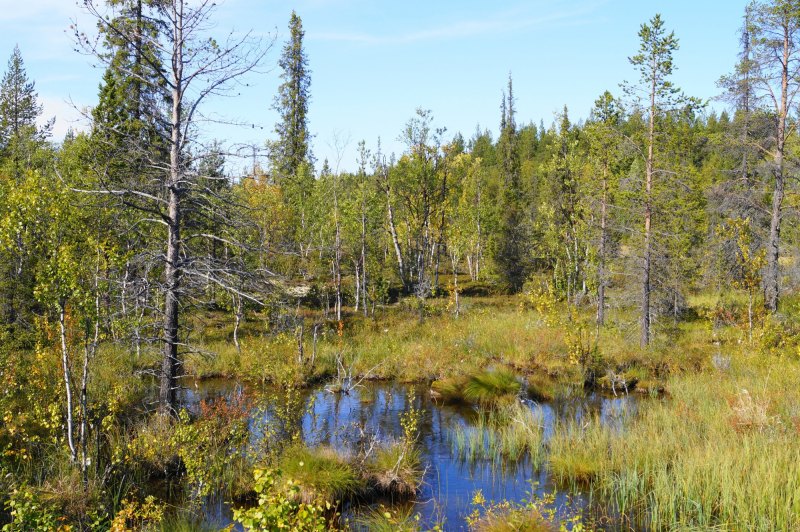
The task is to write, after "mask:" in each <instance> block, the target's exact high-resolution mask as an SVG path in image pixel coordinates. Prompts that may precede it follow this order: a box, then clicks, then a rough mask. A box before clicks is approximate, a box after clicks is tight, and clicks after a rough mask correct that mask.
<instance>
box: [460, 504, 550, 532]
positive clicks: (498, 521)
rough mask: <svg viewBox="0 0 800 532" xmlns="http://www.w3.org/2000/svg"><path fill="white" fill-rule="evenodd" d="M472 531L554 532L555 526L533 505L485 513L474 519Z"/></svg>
mask: <svg viewBox="0 0 800 532" xmlns="http://www.w3.org/2000/svg"><path fill="white" fill-rule="evenodd" d="M470 530H471V531H473V532H519V531H522V530H524V531H526V532H554V531H555V530H557V528H556V527H555V526H554V525H553V524H552V523H550V522H548V521H547V519H545V518H544V516H542V514H541V512H540V511H539V510H538V509H537V508H535V507H527V508H508V509H502V510H496V511H493V512H490V513H487V514H486V515H485V516H483V517H481V518H480V519H478V520H477V521H475V522H474V523H473V524H472V525H471V526H470Z"/></svg>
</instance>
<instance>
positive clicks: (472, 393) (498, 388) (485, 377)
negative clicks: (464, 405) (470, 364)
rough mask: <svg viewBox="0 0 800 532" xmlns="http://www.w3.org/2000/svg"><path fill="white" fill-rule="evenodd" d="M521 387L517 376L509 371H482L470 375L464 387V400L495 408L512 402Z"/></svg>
mask: <svg viewBox="0 0 800 532" xmlns="http://www.w3.org/2000/svg"><path fill="white" fill-rule="evenodd" d="M521 387H522V385H521V384H520V383H519V381H518V380H517V376H516V375H514V374H513V373H512V372H510V371H507V370H502V369H496V370H492V371H483V372H480V373H474V374H472V375H470V377H469V379H468V380H467V383H466V385H465V386H464V398H465V399H466V400H467V401H470V402H474V403H478V404H480V405H486V406H496V405H500V404H503V403H508V402H510V401H513V400H514V399H515V398H516V397H517V396H518V395H519V391H520V389H521Z"/></svg>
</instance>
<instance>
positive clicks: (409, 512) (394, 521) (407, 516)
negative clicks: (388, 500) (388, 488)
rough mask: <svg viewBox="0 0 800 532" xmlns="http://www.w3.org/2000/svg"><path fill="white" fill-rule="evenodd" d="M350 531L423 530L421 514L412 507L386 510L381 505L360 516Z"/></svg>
mask: <svg viewBox="0 0 800 532" xmlns="http://www.w3.org/2000/svg"><path fill="white" fill-rule="evenodd" d="M348 530H358V531H364V532H417V531H418V530H422V527H421V526H420V524H419V514H415V513H414V512H413V507H412V506H403V507H400V508H396V507H393V508H386V507H385V506H383V505H381V506H379V507H378V508H373V509H371V510H369V511H368V512H366V513H365V514H364V515H360V516H359V517H358V518H357V519H356V520H355V522H354V523H352V524H351V525H350V526H349V528H348Z"/></svg>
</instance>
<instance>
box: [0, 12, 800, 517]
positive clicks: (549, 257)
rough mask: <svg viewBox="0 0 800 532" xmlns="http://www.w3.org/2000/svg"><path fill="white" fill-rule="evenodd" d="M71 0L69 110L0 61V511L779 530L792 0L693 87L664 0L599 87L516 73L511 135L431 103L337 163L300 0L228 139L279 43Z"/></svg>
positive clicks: (784, 462)
mask: <svg viewBox="0 0 800 532" xmlns="http://www.w3.org/2000/svg"><path fill="white" fill-rule="evenodd" d="M76 9H82V10H83V12H84V14H85V15H87V16H88V17H90V18H91V20H92V26H91V27H83V26H79V25H77V24H75V25H73V26H72V27H70V28H69V30H68V31H69V32H70V33H71V34H72V35H73V38H74V42H75V47H76V48H77V50H78V51H79V52H80V53H84V54H86V55H87V56H88V58H89V59H87V60H91V61H95V62H96V63H97V64H98V65H100V66H101V67H102V72H103V75H102V82H101V83H100V86H99V88H98V93H97V98H96V101H95V102H94V104H93V105H92V107H91V108H89V109H87V110H86V111H85V112H86V119H87V121H88V123H89V127H87V128H86V129H85V130H82V131H70V132H69V133H68V134H67V135H66V136H65V137H64V138H63V139H61V138H54V135H53V134H52V126H53V122H52V121H49V122H48V121H47V120H46V118H47V117H44V116H43V105H42V102H41V101H40V99H39V96H38V94H37V91H36V86H35V80H33V79H31V78H30V77H29V76H28V74H27V72H26V67H25V63H24V61H23V54H22V52H21V50H20V49H19V48H15V49H13V50H6V53H9V55H10V58H9V60H8V64H7V67H6V69H5V73H4V75H3V77H2V83H1V84H0V211H2V213H3V215H2V218H1V219H0V379H1V380H2V386H1V387H0V525H2V530H4V531H5V530H8V531H28V530H59V531H67V530H76V531H77V530H112V531H123V530H151V531H154V530H155V531H157V530H178V531H180V530H187V531H188V530H200V531H205V530H269V531H273V530H308V531H311V530H408V531H412V530H413V531H415V530H471V531H482V532H489V531H506V530H536V531H538V530H542V531H549V530H565V531H566V530H571V531H582V530H676V529H681V530H683V529H696V530H706V529H714V530H764V531H767V530H795V529H800V438H798V431H800V388H798V386H797V383H798V382H800V249H799V248H798V245H797V242H798V233H797V231H798V229H797V227H798V226H797V223H796V222H797V215H798V213H797V202H798V195H797V192H798V181H797V176H798V175H800V174H798V162H800V139H798V135H797V125H798V122H797V120H798V109H799V107H798V105H800V100H798V98H797V94H798V90H800V2H798V1H796V0H754V1H753V2H752V3H750V4H749V5H748V7H747V8H746V10H745V12H743V13H742V27H741V29H740V35H741V39H740V48H739V49H738V50H731V51H730V58H731V60H730V64H729V65H727V73H725V72H724V71H723V72H720V75H721V77H720V79H719V82H718V92H719V96H718V98H716V99H715V100H714V101H712V102H709V101H703V100H701V99H698V98H696V97H693V96H691V95H689V94H686V93H684V92H683V91H682V90H681V88H680V87H678V86H676V85H675V84H674V82H673V71H674V70H675V69H676V68H678V67H679V66H680V65H676V64H674V53H675V51H676V50H678V47H679V35H680V28H675V31H676V32H673V29H672V28H671V27H670V25H669V22H668V21H666V20H664V19H663V18H662V17H661V16H660V15H658V14H656V15H654V16H653V17H652V18H651V19H649V20H647V21H643V22H642V24H641V26H640V29H639V33H638V42H639V47H638V49H632V50H630V56H629V57H628V58H627V59H628V62H629V67H630V76H629V81H623V80H620V84H619V85H618V86H614V87H597V98H596V101H595V103H594V106H593V107H592V108H591V109H579V110H572V109H567V107H566V106H564V107H563V109H561V110H560V111H559V112H558V115H557V119H556V120H554V121H553V122H552V123H550V124H545V123H544V121H543V120H542V121H540V122H539V123H538V124H537V123H535V122H534V121H533V120H531V119H530V117H520V116H519V115H518V112H517V104H518V102H519V101H520V100H522V99H525V98H532V97H535V96H534V95H529V94H518V93H515V91H514V83H513V75H512V74H509V76H508V78H507V79H500V80H497V82H498V83H497V85H498V94H500V93H501V91H502V98H498V100H499V101H497V102H490V103H491V104H492V105H496V106H497V109H498V112H497V120H498V123H499V135H493V133H492V131H491V130H489V129H482V128H478V129H476V131H474V132H472V133H471V134H462V133H453V132H450V131H448V130H447V129H446V126H447V124H441V123H439V122H437V119H436V117H435V115H434V113H433V112H432V111H430V110H428V109H426V108H425V107H420V108H419V109H417V111H416V113H414V114H413V116H410V117H409V118H408V121H407V123H406V125H405V126H404V127H403V128H402V130H401V131H397V132H396V134H397V135H398V138H399V139H400V140H402V142H403V145H404V146H405V148H404V151H403V152H402V153H399V154H392V153H386V152H385V151H384V149H382V147H381V141H380V139H365V140H362V141H361V142H359V143H358V150H357V153H358V162H357V169H356V170H355V171H344V170H341V167H342V164H341V163H342V161H341V160H336V161H332V160H328V159H325V160H322V161H320V160H317V158H316V157H315V155H314V149H313V140H314V137H313V135H312V133H311V130H310V124H309V118H308V117H309V109H310V106H311V105H313V100H312V72H311V69H310V68H309V57H308V56H307V53H306V48H305V45H304V38H305V31H304V29H303V23H302V19H301V17H300V14H298V13H295V12H293V13H292V16H291V19H290V20H289V21H288V33H287V35H288V38H287V39H286V40H285V42H279V43H275V45H276V47H279V50H278V55H279V57H278V61H277V65H269V66H270V67H274V68H275V74H273V75H279V76H280V80H281V84H280V87H279V90H278V92H277V94H275V95H270V96H269V97H268V98H265V105H270V101H271V102H272V103H271V105H272V106H273V109H274V110H275V111H276V112H277V114H278V116H279V120H278V122H277V123H276V124H275V125H274V130H273V131H272V132H271V133H270V132H265V135H264V136H265V138H264V139H263V145H262V146H258V147H253V153H254V154H255V153H256V149H258V150H263V151H265V152H266V153H267V154H268V155H267V156H266V157H263V158H257V157H255V156H254V157H253V158H252V161H249V162H248V163H247V164H245V165H242V164H240V162H241V160H240V159H237V158H236V156H235V154H233V152H232V149H231V146H228V145H227V144H226V141H225V139H214V138H213V137H211V136H209V135H208V132H207V131H206V130H204V128H205V127H206V126H207V123H208V122H209V120H208V115H207V114H206V112H205V110H206V109H207V105H208V102H209V101H212V100H213V99H215V98H220V97H221V98H225V97H232V95H233V94H234V93H235V87H236V84H237V83H241V82H242V80H244V79H247V77H249V76H258V75H264V74H263V73H262V68H263V67H264V66H266V62H267V58H268V57H269V56H268V54H267V52H268V50H269V47H270V45H271V43H269V42H266V41H264V40H262V39H261V38H260V37H258V34H256V33H241V34H239V33H231V34H229V35H227V36H225V35H223V36H219V35H214V28H215V26H214V21H215V18H214V17H215V16H216V13H217V11H216V5H215V4H214V3H213V2H211V1H210V0H198V1H193V2H185V1H183V0H82V1H81V2H80V5H79V6H78V7H76ZM606 89H607V90H606ZM234 97H235V96H234ZM712 104H713V105H712ZM717 109H719V110H720V111H717ZM722 109H724V110H722ZM465 112H468V110H465ZM582 115H583V116H585V118H577V117H579V116H582Z"/></svg>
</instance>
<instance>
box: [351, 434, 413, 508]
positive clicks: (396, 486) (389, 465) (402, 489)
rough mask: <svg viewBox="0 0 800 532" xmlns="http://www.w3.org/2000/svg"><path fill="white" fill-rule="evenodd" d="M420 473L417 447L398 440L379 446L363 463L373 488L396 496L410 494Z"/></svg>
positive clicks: (366, 475) (365, 473) (407, 495)
mask: <svg viewBox="0 0 800 532" xmlns="http://www.w3.org/2000/svg"><path fill="white" fill-rule="evenodd" d="M424 474H425V471H424V469H423V468H422V455H421V453H420V450H419V449H418V448H417V446H415V445H410V444H408V443H407V442H405V441H402V440H398V441H395V442H389V443H386V444H384V445H381V446H380V447H378V448H377V449H376V450H374V451H373V454H372V455H371V456H370V457H368V459H367V461H366V462H365V464H364V475H365V477H366V479H367V481H368V483H369V485H370V486H371V487H372V488H373V489H375V490H376V491H378V492H380V493H385V494H392V495H397V496H400V497H411V496H413V495H414V494H415V493H416V492H417V490H418V489H419V487H420V486H421V485H422V479H423V476H424Z"/></svg>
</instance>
